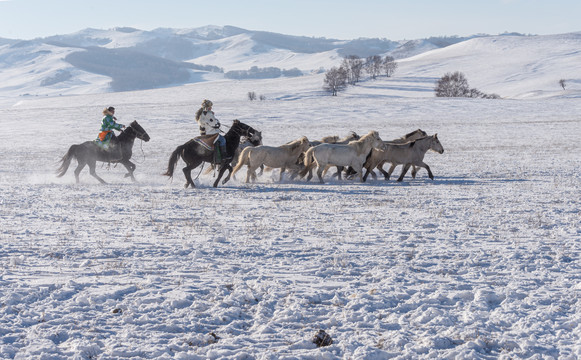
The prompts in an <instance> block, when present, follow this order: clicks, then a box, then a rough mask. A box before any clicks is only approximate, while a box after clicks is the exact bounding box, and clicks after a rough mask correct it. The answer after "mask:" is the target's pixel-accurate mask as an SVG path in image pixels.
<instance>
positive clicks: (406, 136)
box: [403, 129, 427, 139]
mask: <svg viewBox="0 0 581 360" xmlns="http://www.w3.org/2000/svg"><path fill="white" fill-rule="evenodd" d="M416 133H422V134H426V132H425V131H424V130H422V129H417V130H414V131H412V132H410V133H407V134H405V135H404V136H403V139H409V138H410V137H412V136H414V134H416ZM426 135H427V134H426ZM426 135H424V136H426Z"/></svg>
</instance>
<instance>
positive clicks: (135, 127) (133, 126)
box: [125, 121, 150, 142]
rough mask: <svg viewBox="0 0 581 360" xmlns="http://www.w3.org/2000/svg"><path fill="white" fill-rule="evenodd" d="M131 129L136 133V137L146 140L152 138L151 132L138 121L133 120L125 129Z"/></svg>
mask: <svg viewBox="0 0 581 360" xmlns="http://www.w3.org/2000/svg"><path fill="white" fill-rule="evenodd" d="M130 129H131V131H133V132H134V133H135V137H136V138H138V139H140V140H143V141H145V142H148V141H149V139H150V137H149V134H148V133H147V132H146V131H145V130H144V129H143V128H142V127H141V125H139V124H138V123H137V121H133V122H132V123H131V124H129V126H128V127H127V129H126V130H125V131H127V130H130Z"/></svg>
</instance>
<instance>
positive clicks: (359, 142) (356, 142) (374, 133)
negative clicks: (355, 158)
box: [348, 130, 379, 155]
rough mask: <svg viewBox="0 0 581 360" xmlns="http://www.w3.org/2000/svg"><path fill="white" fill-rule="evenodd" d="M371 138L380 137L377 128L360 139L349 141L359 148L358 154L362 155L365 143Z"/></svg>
mask: <svg viewBox="0 0 581 360" xmlns="http://www.w3.org/2000/svg"><path fill="white" fill-rule="evenodd" d="M370 138H379V133H378V132H377V131H375V130H372V131H370V132H369V134H366V135H363V136H362V137H360V138H359V140H353V141H349V143H348V145H354V146H355V147H356V148H357V154H359V155H361V151H362V150H363V144H365V143H366V142H367V141H369V140H368V139H370Z"/></svg>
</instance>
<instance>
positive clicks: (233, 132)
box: [163, 120, 257, 188]
mask: <svg viewBox="0 0 581 360" xmlns="http://www.w3.org/2000/svg"><path fill="white" fill-rule="evenodd" d="M255 133H257V131H256V130H254V129H253V128H251V127H250V126H248V125H246V124H244V123H241V122H240V121H238V120H234V122H233V123H232V127H231V128H230V130H228V132H227V133H226V134H225V135H224V137H225V138H226V152H227V153H228V154H227V156H226V157H227V158H228V157H229V158H230V160H226V161H224V162H223V163H222V164H220V165H221V166H220V172H219V173H218V177H217V178H216V181H215V182H214V187H217V186H218V183H219V182H220V179H221V178H222V175H224V172H225V171H226V170H228V175H227V176H226V178H225V179H224V181H222V184H225V183H226V182H227V181H228V180H230V175H231V174H232V165H230V163H231V162H232V159H233V157H234V153H235V152H236V149H238V145H239V144H240V137H241V136H246V137H252V135H253V134H255ZM180 157H181V158H182V160H184V162H185V163H186V165H187V166H186V167H185V168H183V169H182V171H183V172H184V175H185V176H186V180H187V182H186V184H185V187H186V188H187V187H188V186H190V185H191V186H192V187H196V185H195V184H194V181H193V180H192V174H191V173H192V170H193V169H195V168H197V167H198V166H199V165H200V164H201V163H203V162H207V163H212V162H213V159H214V150H208V149H207V148H205V147H204V146H203V145H200V144H199V143H198V142H197V141H194V140H190V141H188V142H187V143H185V144H183V145H180V146H178V147H177V148H176V149H175V150H174V152H173V153H172V154H171V156H170V157H169V161H168V164H167V171H166V172H165V173H164V174H163V175H166V176H169V177H170V178H171V177H173V172H174V169H175V166H176V163H177V162H178V160H179V159H180Z"/></svg>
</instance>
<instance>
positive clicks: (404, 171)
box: [392, 163, 412, 182]
mask: <svg viewBox="0 0 581 360" xmlns="http://www.w3.org/2000/svg"><path fill="white" fill-rule="evenodd" d="M411 165H412V164H409V163H408V164H405V165H404V167H403V169H402V170H401V175H400V176H399V178H398V179H397V181H400V182H401V181H403V177H404V176H405V174H406V173H407V172H408V170H409V168H410V166H411ZM392 166H393V165H392Z"/></svg>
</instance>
